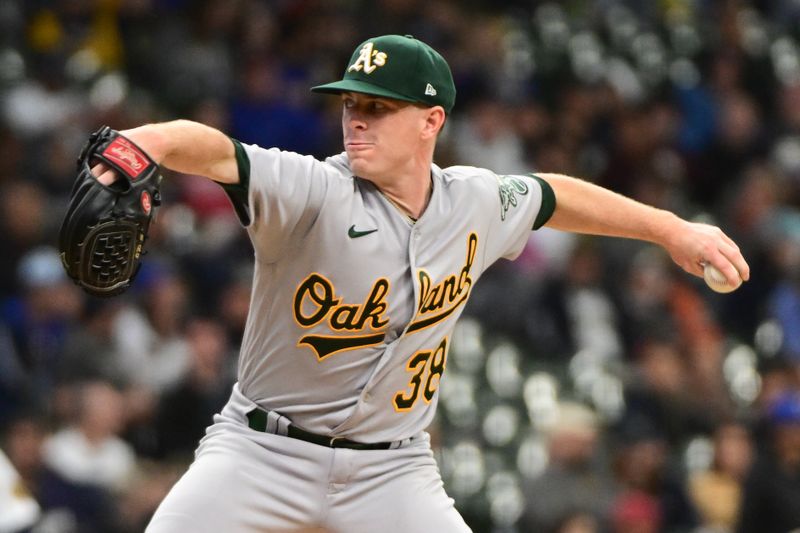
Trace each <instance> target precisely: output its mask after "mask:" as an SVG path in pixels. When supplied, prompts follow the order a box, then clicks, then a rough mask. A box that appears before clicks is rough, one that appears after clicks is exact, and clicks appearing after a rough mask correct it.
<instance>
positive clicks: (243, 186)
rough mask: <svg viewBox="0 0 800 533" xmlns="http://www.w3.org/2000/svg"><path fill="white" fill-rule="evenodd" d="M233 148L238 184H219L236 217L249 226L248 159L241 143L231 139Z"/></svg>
mask: <svg viewBox="0 0 800 533" xmlns="http://www.w3.org/2000/svg"><path fill="white" fill-rule="evenodd" d="M231 142H233V148H234V150H235V151H236V166H237V167H238V169H239V182H238V183H220V185H221V186H222V189H223V190H224V191H225V193H226V194H227V195H228V198H230V200H231V203H232V204H233V209H234V211H236V216H237V217H239V221H240V222H241V223H242V225H244V226H249V225H250V222H251V218H250V202H249V200H248V191H249V188H250V158H249V157H247V152H245V150H244V147H243V146H242V143H240V142H239V141H237V140H236V139H231Z"/></svg>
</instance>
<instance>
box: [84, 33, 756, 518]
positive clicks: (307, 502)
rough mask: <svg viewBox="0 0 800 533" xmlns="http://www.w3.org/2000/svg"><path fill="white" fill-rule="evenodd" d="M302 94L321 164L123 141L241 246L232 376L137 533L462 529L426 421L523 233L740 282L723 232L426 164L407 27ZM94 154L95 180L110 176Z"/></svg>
mask: <svg viewBox="0 0 800 533" xmlns="http://www.w3.org/2000/svg"><path fill="white" fill-rule="evenodd" d="M312 90H313V91H315V92H320V93H329V94H334V95H337V97H338V98H340V100H341V105H342V134H343V139H344V152H342V153H340V154H336V155H333V156H331V157H329V158H327V159H325V160H324V161H319V160H316V159H314V158H313V157H310V156H303V155H298V154H296V153H290V152H284V151H281V150H280V149H279V148H264V147H259V146H254V145H246V144H242V143H240V142H238V141H236V140H233V139H231V138H229V137H227V136H226V135H225V134H223V133H221V132H219V131H217V130H215V129H212V128H209V127H207V126H204V125H201V124H198V123H194V122H189V121H183V120H179V121H174V122H169V123H163V124H151V125H145V126H141V127H139V128H135V129H131V130H127V131H124V132H119V133H120V135H122V137H124V138H125V139H127V140H128V141H130V143H131V145H132V146H135V147H136V149H137V150H140V151H141V152H142V153H143V154H146V159H145V158H144V157H143V159H144V161H145V162H146V161H149V160H150V159H152V160H153V161H155V162H157V163H158V164H159V165H163V166H165V167H167V168H170V169H174V170H176V171H179V172H185V173H190V174H199V175H203V176H207V177H209V178H210V179H212V180H215V181H217V182H219V183H220V184H222V186H223V187H224V188H225V190H226V191H227V193H228V195H229V196H230V197H231V199H232V202H233V204H234V206H235V209H236V212H237V214H238V216H239V218H240V219H241V222H242V224H243V225H244V226H245V227H246V229H247V232H248V234H249V236H250V239H251V241H252V243H253V247H254V250H255V253H254V261H255V274H254V280H253V282H254V283H253V292H252V298H251V306H250V314H249V317H248V320H247V327H246V330H245V333H244V338H243V340H242V346H241V354H240V360H239V370H238V383H237V384H236V385H235V386H234V388H233V391H232V393H231V397H230V400H229V402H228V403H227V405H226V406H225V408H224V409H223V410H222V412H221V413H219V414H218V415H216V416H215V417H214V421H213V425H211V426H210V427H209V428H208V430H207V433H206V436H205V437H204V438H203V439H202V441H201V442H200V444H199V447H198V449H197V452H196V457H195V461H194V463H193V464H192V465H191V467H190V468H189V470H188V471H187V472H186V474H185V475H184V476H183V477H182V478H181V479H180V480H179V481H178V482H177V484H176V485H175V486H174V488H173V489H172V491H171V492H170V493H169V495H168V496H167V497H166V498H165V500H164V501H163V503H162V504H161V506H160V507H159V509H158V511H157V512H156V513H155V516H154V517H153V519H152V522H151V524H150V525H149V527H148V529H147V531H148V532H150V533H166V532H185V531H192V532H200V533H205V532H208V533H211V532H222V531H224V532H265V531H270V532H274V531H331V532H340V533H361V532H363V533H370V532H374V531H379V530H380V531H382V532H386V533H388V532H397V533H400V532H402V533H408V532H437V533H445V532H464V531H469V527H468V526H467V525H466V524H465V522H464V520H463V519H462V518H461V516H460V515H459V514H458V512H457V511H456V509H455V507H454V505H453V500H452V499H451V498H449V497H448V496H447V494H446V492H445V490H444V487H443V484H442V480H441V477H440V475H439V471H438V469H437V466H436V464H435V462H434V459H433V454H432V452H431V448H430V442H429V437H428V435H427V434H426V432H425V428H426V426H428V424H429V423H430V422H431V420H432V418H433V416H434V411H435V409H436V404H437V400H438V391H439V382H440V379H441V378H442V375H443V373H444V372H445V369H446V368H447V358H448V349H449V344H450V339H451V333H452V331H453V327H454V325H455V323H456V321H457V320H458V317H459V316H460V315H461V313H462V311H463V310H464V306H465V304H466V302H467V300H468V298H469V296H470V293H471V292H472V288H473V286H474V285H475V283H476V282H477V281H478V278H480V276H481V273H482V272H484V271H485V270H486V269H487V268H488V267H489V266H490V265H491V264H492V263H494V262H495V261H496V260H498V259H500V258H506V259H514V258H515V257H516V256H517V255H518V254H519V253H520V252H521V250H522V248H523V246H524V245H525V243H526V241H527V239H528V236H529V232H530V231H531V230H536V229H538V228H540V227H542V226H548V227H551V228H556V229H560V230H566V231H575V232H582V233H589V234H596V235H609V236H619V237H626V238H635V239H641V240H645V241H649V242H652V243H655V244H657V245H660V246H662V247H664V248H665V249H666V250H667V251H668V252H669V253H670V255H671V257H672V258H673V260H674V261H675V262H676V263H677V264H678V265H680V266H681V267H683V268H684V269H685V270H686V271H688V272H689V273H691V274H694V275H698V276H702V272H703V266H702V265H704V264H705V263H710V264H712V265H714V266H715V267H717V268H718V269H719V270H720V271H721V272H722V273H723V274H724V275H725V277H727V278H728V279H729V280H731V281H732V282H733V281H734V280H736V279H738V277H739V276H741V277H742V278H743V279H745V280H746V279H747V278H748V277H749V268H748V265H747V263H746V262H745V260H744V258H743V257H742V255H741V254H740V252H739V249H738V248H737V246H736V245H735V244H734V243H733V241H731V239H729V238H728V237H727V236H726V235H725V234H724V233H723V232H722V231H721V230H720V229H719V228H716V227H713V226H708V225H703V224H696V223H690V222H688V221H685V220H682V219H681V218H679V217H677V216H676V215H674V214H672V213H669V212H666V211H662V210H658V209H655V208H652V207H648V206H645V205H642V204H640V203H637V202H635V201H633V200H631V199H628V198H625V197H623V196H620V195H617V194H615V193H613V192H611V191H608V190H606V189H603V188H600V187H597V186H595V185H592V184H589V183H587V182H584V181H581V180H578V179H575V178H571V177H567V176H562V175H556V174H538V175H532V174H531V175H513V176H507V175H497V174H496V173H494V172H492V171H491V170H489V169H483V168H475V167H467V166H455V167H450V168H440V167H439V166H437V165H436V164H434V163H433V155H434V147H435V145H436V139H437V136H438V134H439V133H440V131H441V129H442V126H443V125H444V123H445V120H446V119H447V117H448V116H449V115H450V113H451V111H452V109H453V105H454V103H455V86H454V83H453V78H452V75H451V72H450V69H449V67H448V65H447V63H446V61H445V60H444V59H443V58H442V56H441V55H440V54H439V53H437V52H436V51H435V50H433V49H432V48H430V47H429V46H428V45H426V44H425V43H423V42H420V41H419V40H417V39H414V38H412V37H411V36H399V35H385V36H380V37H376V38H372V39H368V40H367V41H365V42H364V43H362V44H360V45H359V46H358V47H357V48H356V49H355V51H354V53H353V55H352V58H351V59H350V61H349V63H348V64H347V66H346V69H345V71H344V76H343V79H341V80H339V81H336V82H333V83H329V84H326V85H321V86H318V87H314V88H313V89H312ZM94 162H95V164H94V165H93V168H92V170H93V175H96V176H99V182H100V183H101V184H103V185H104V186H109V185H112V184H113V183H114V182H115V180H117V179H120V178H118V175H119V174H120V169H119V168H114V167H113V165H111V164H109V162H108V161H105V160H103V159H102V158H98V159H95V160H94ZM123 277H124V276H123ZM122 285H124V280H122V281H120V280H115V285H114V286H115V287H116V286H122Z"/></svg>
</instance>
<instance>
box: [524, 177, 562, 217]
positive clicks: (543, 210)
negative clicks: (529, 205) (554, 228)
mask: <svg viewBox="0 0 800 533" xmlns="http://www.w3.org/2000/svg"><path fill="white" fill-rule="evenodd" d="M530 176H531V177H532V178H533V179H535V180H536V181H538V182H539V185H541V187H542V205H541V206H540V207H539V214H538V215H536V220H534V221H533V229H534V230H537V229H539V228H541V227H542V226H544V224H545V223H546V222H547V221H548V220H550V217H551V216H553V211H555V210H556V195H555V193H554V192H553V188H552V187H551V186H550V184H549V183H547V182H546V181H545V180H543V179H542V178H540V177H539V176H537V175H536V174H531V175H530Z"/></svg>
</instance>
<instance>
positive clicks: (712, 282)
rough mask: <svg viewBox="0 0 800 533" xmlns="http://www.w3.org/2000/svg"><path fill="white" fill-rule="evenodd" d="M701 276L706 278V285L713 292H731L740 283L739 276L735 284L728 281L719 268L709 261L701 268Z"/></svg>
mask: <svg viewBox="0 0 800 533" xmlns="http://www.w3.org/2000/svg"><path fill="white" fill-rule="evenodd" d="M703 278H704V279H705V280H706V285H708V286H709V287H710V288H711V290H712V291H715V292H722V293H726V292H733V291H735V290H736V289H738V288H739V286H740V285H741V284H742V278H739V279H738V281H737V282H736V284H735V285H731V284H730V283H728V279H727V278H726V277H725V274H723V273H722V272H720V271H719V269H717V268H716V267H715V266H713V265H712V264H711V263H706V266H705V267H704V268H703Z"/></svg>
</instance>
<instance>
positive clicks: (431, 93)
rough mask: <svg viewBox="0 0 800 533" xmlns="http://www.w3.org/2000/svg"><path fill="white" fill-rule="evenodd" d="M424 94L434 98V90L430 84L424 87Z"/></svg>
mask: <svg viewBox="0 0 800 533" xmlns="http://www.w3.org/2000/svg"><path fill="white" fill-rule="evenodd" d="M425 94H426V95H428V96H436V89H434V88H433V85H431V84H430V83H429V84H428V85H426V86H425Z"/></svg>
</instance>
